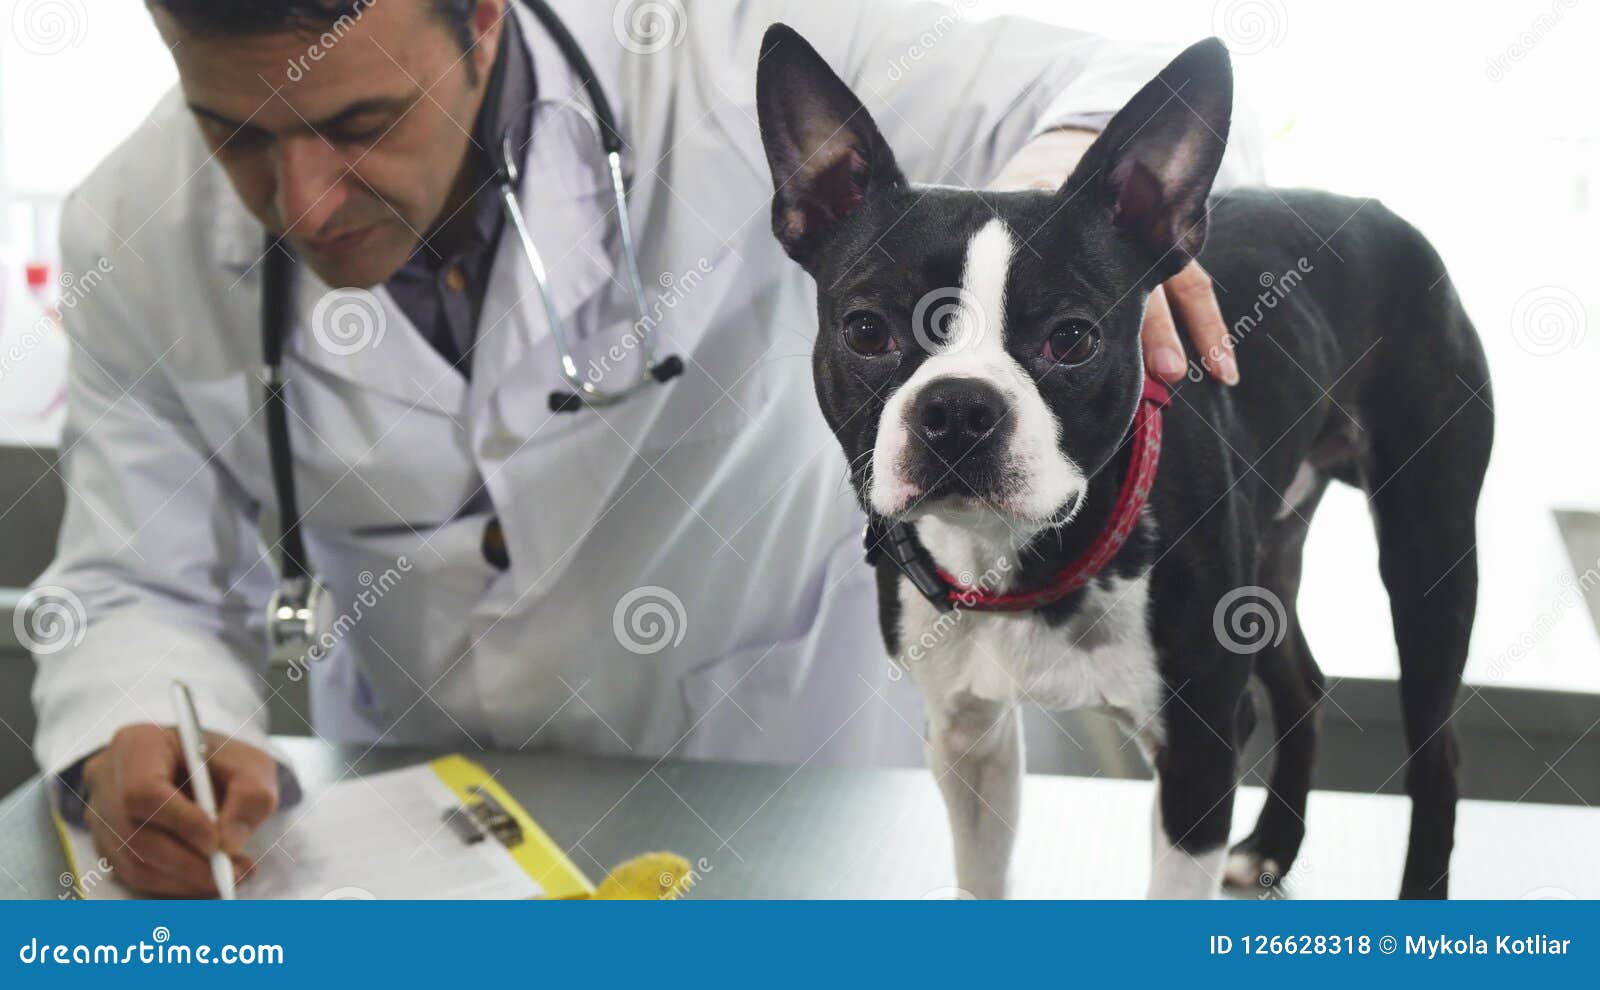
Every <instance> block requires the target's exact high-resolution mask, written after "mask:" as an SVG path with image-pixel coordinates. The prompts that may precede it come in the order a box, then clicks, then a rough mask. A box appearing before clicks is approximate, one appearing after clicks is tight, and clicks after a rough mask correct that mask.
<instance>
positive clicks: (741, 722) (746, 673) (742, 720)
mask: <svg viewBox="0 0 1600 990" xmlns="http://www.w3.org/2000/svg"><path fill="white" fill-rule="evenodd" d="M806 647H807V642H806V639H805V638H798V639H786V640H779V641H777V642H775V643H765V644H762V645H760V646H755V647H750V648H748V649H744V650H739V651H736V652H734V653H731V654H729V655H727V656H725V657H720V658H718V659H716V660H713V661H711V662H709V663H706V664H702V665H701V666H699V667H696V668H694V669H692V670H690V671H689V672H688V673H687V674H686V675H685V677H684V679H683V699H684V704H685V706H686V708H687V717H688V724H689V726H690V728H689V730H688V733H687V738H685V739H684V742H683V745H682V747H680V749H681V751H682V752H683V754H684V755H685V756H688V757H691V758H695V759H739V760H772V761H775V762H784V761H788V760H792V759H793V758H794V752H793V746H791V745H789V743H790V742H792V739H791V738H790V736H791V735H792V734H791V732H790V731H789V726H788V724H787V723H788V722H789V721H790V717H786V716H791V715H792V707H793V705H794V703H795V701H796V700H797V699H798V698H799V695H800V692H801V689H802V686H803V685H804V684H805V682H806V675H807V672H808V668H809V666H810V658H809V656H808V651H807V648H806ZM780 723H782V724H780Z"/></svg>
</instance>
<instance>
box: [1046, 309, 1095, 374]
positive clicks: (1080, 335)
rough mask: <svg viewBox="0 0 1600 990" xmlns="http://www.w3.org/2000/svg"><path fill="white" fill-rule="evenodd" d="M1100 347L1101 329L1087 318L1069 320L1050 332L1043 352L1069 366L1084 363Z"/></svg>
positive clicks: (1049, 357) (1047, 357) (1053, 359)
mask: <svg viewBox="0 0 1600 990" xmlns="http://www.w3.org/2000/svg"><path fill="white" fill-rule="evenodd" d="M1099 349H1100V329H1099V328H1098V327H1096V326H1095V325H1094V324H1093V323H1090V322H1088V321H1087V320H1069V321H1068V322H1066V323H1063V324H1062V325H1061V326H1059V327H1056V328H1055V329H1054V330H1052V331H1051V332H1050V336H1048V337H1046V338H1045V340H1044V347H1043V348H1042V350H1041V353H1042V354H1043V355H1044V358H1045V360H1047V361H1052V362H1054V363H1056V364H1064V365H1067V366H1069V367H1070V366H1072V365H1079V364H1083V363H1084V362H1085V361H1087V360H1089V359H1090V358H1092V357H1094V355H1095V352H1097V351H1098V350H1099Z"/></svg>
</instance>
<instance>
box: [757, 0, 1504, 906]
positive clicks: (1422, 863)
mask: <svg viewBox="0 0 1600 990" xmlns="http://www.w3.org/2000/svg"><path fill="white" fill-rule="evenodd" d="M1232 100H1233V83H1232V69H1231V65H1230V62H1229V59H1228V53H1227V50H1226V49H1225V48H1224V47H1223V45H1222V44H1221V42H1219V41H1217V40H1216V39H1209V40H1206V41H1202V42H1200V43H1198V44H1196V45H1194V46H1193V47H1191V48H1189V49H1188V50H1186V51H1184V52H1183V53H1182V54H1180V55H1179V56H1178V57H1177V58H1176V59H1174V60H1173V62H1172V63H1171V64H1170V65H1168V66H1167V67H1166V68H1165V69H1164V70H1163V71H1162V72H1161V73H1160V74H1159V75H1158V76H1156V78H1155V79H1154V80H1152V81H1151V82H1150V83H1149V84H1148V85H1146V86H1145V87H1144V88H1143V89H1142V90H1140V91H1139V93H1138V94H1137V95H1135V96H1134V97H1133V99H1132V100H1131V101H1130V102H1129V103H1128V104H1127V106H1125V107H1124V108H1123V109H1122V110H1121V111H1120V112H1119V113H1117V114H1116V116H1115V117H1113V118H1112V120H1111V121H1110V123H1109V124H1108V125H1107V126H1106V128H1105V130H1104V132H1103V133H1101V134H1100V136H1099V137H1098V139H1097V140H1096V141H1095V142H1094V144H1093V146H1092V147H1091V148H1090V149H1089V150H1088V152H1087V153H1086V154H1085V156H1084V157H1083V159H1082V160H1081V161H1079V162H1078V163H1077V165H1076V167H1075V169H1074V170H1073V172H1072V174H1071V176H1070V177H1069V178H1067V180H1066V181H1065V183H1064V184H1063V185H1062V186H1061V187H1060V188H1059V189H1057V190H1053V191H1051V190H1033V191H1014V192H986V191H979V190H970V189H959V188H951V187H948V186H941V185H922V184H919V183H914V182H912V181H910V180H908V179H907V178H906V176H905V175H904V174H903V173H902V172H901V170H900V168H899V167H898V166H897V165H896V163H895V156H894V152H893V151H892V150H891V149H890V147H889V146H888V144H887V143H886V142H885V140H884V138H883V135H882V134H881V133H879V131H878V128H877V127H876V126H875V125H874V123H873V120H872V117H871V115H870V114H869V113H868V112H867V110H866V108H865V107H863V106H862V104H861V102H860V101H859V100H858V99H857V98H856V96H855V95H854V94H853V93H852V92H851V90H850V89H849V87H848V86H846V85H845V83H844V82H842V81H841V80H840V79H839V77H838V76H837V75H836V74H835V73H834V72H833V71H832V70H831V69H830V68H829V67H828V65H827V64H826V63H825V62H824V60H823V59H822V58H821V57H820V56H819V55H818V54H817V52H816V51H815V50H814V49H813V48H812V47H811V46H810V45H809V44H808V43H807V42H806V41H805V40H804V39H803V38H801V37H800V36H799V35H798V34H797V33H795V32H794V31H793V30H792V29H790V28H788V27H787V26H784V25H781V24H779V25H773V26H772V27H771V28H770V29H769V30H768V32H767V34H766V36H765V39H764V42H763V46H762V52H761V62H760V66H759V70H758V81H757V101H758V107H759V115H760V127H761V135H762V139H763V142H764V144H765V147H766V153H767V159H768V162H769V164H770V165H771V168H772V177H773V184H774V187H775V190H776V192H775V194H774V196H773V201H772V228H773V232H774V233H775V234H776V236H777V238H778V240H779V242H781V244H782V246H783V248H784V250H785V251H786V252H787V253H788V254H789V256H790V257H791V258H793V259H794V260H795V261H796V262H798V263H799V264H800V265H801V267H803V268H804V269H805V270H806V271H807V272H809V273H810V275H811V276H812V278H813V279H814V280H815V282H816V286H817V319H818V325H819V329H818V333H817V338H816V344H815V350H814V354H813V361H812V370H813V374H814V378H815V385H816V393H817V399H818V401H819V402H820V404H821V407H822V413H823V416H824V417H825V418H826V420H827V422H828V425H829V426H830V427H831V428H832V430H833V432H834V434H835V435H836V437H837V438H838V441H839V443H840V445H841V446H842V447H843V449H844V455H845V458H846V460H847V462H848V471H849V479H850V482H851V484H852V486H853V487H854V490H855V494H856V496H857V497H858V499H859V501H860V503H861V505H862V507H863V508H864V509H865V510H866V512H867V516H868V519H869V520H870V522H869V525H868V528H867V544H868V547H867V550H868V559H869V560H870V561H872V562H873V564H874V566H875V567H876V573H877V586H878V593H879V608H880V613H881V624H882V631H883V637H884V641H885V644H886V645H887V647H888V651H889V653H890V654H891V656H892V657H894V659H895V660H896V661H897V662H898V663H899V664H901V665H903V666H904V668H905V669H906V670H907V671H909V675H910V676H911V677H912V679H913V680H914V681H915V682H916V683H917V685H918V686H919V688H920V690H921V691H922V693H923V695H924V698H925V700H926V703H927V713H928V728H927V735H928V755H929V762H930V764H931V766H932V769H933V771H934V773H935V774H936V776H937V779H938V784H939V787H940V789H941V790H942V792H943V795H944V799H945V803H946V807H947V810H948V812H949V818H950V827H951V830H952V832H953V838H954V848H955V861H956V862H955V867H956V875H957V882H958V884H959V885H960V887H961V888H962V889H964V890H965V891H968V892H970V893H971V894H973V895H975V896H980V897H1002V896H1004V895H1005V893H1006V890H1007V870H1008V863H1009V859H1010V853H1011V847H1012V839H1013V836H1014V834H1015V830H1016V828H1017V814H1018V804H1019V796H1020V791H1021V784H1022V773H1023V753H1022V735H1021V719H1020V717H1019V712H1018V706H1019V704H1020V703H1022V702H1024V701H1031V702H1036V703H1038V704H1040V705H1043V706H1045V707H1046V708H1050V709H1071V708H1077V707H1085V706H1093V707H1098V708H1102V709H1106V710H1109V711H1110V712H1112V713H1114V714H1115V715H1116V717H1117V718H1118V719H1119V721H1120V722H1121V723H1122V724H1123V725H1124V726H1125V727H1126V729H1127V730H1128V732H1129V733H1130V734H1131V735H1132V737H1133V738H1134V739H1135V740H1136V741H1137V743H1138V745H1139V747H1140V749H1141V750H1142V751H1143V753H1144V754H1145V757H1146V758H1147V759H1148V761H1149V763H1150V764H1151V766H1152V768H1153V770H1154V773H1155V776H1156V781H1157V783H1156V788H1157V796H1156V800H1155V809H1154V816H1153V818H1154V821H1153V829H1152V830H1153V836H1154V841H1153V845H1154V861H1153V865H1152V869H1151V875H1150V882H1149V892H1150V894H1151V895H1152V896H1159V897H1210V896H1214V895H1215V894H1216V893H1217V892H1218V890H1219V887H1220V885H1221V884H1222V883H1223V882H1224V881H1225V880H1226V881H1227V882H1229V883H1230V884H1238V885H1248V886H1249V887H1251V888H1252V889H1259V887H1260V886H1269V885H1271V884H1275V883H1277V882H1278V879H1279V878H1280V877H1282V876H1284V875H1285V874H1287V873H1288V872H1289V871H1290V869H1291V867H1292V866H1293V864H1294V861H1295V856H1296V854H1297V853H1298V851H1299V849H1300V844H1301V840H1302V838H1303V837H1304V834H1305V821H1304V819H1305V808H1306V793H1307V791H1308V789H1309V788H1310V782H1311V765H1312V750H1313V748H1314V745H1315V739H1316V733H1317V721H1318V720H1317V705H1318V702H1319V701H1320V700H1321V697H1322V695H1323V693H1324V686H1323V685H1324V682H1323V676H1322V673H1321V672H1320V671H1319V670H1318V668H1317V664H1316V662H1315V661H1314V660H1313V659H1312V657H1311V651H1310V648H1309V647H1308V645H1307V643H1306V640H1305V637H1304V636H1303V635H1302V633H1301V629H1300V625H1299V622H1298V620H1297V618H1296V613H1295V597H1296V593H1297V591H1298V589H1299V583H1300V560H1301V550H1302V547H1303V545H1304V542H1305V537H1306V532H1307V529H1308V527H1309V525H1310V519H1311V515H1312V512H1313V511H1314V509H1315V507H1316V505H1317V503H1318V500H1319V499H1320V497H1321V495H1322V493H1323V491H1324V490H1325V488H1326V486H1327V484H1328V483H1329V481H1330V480H1337V481H1341V482H1343V483H1345V484H1348V485H1354V486H1356V487H1358V488H1359V489H1361V490H1362V491H1363V492H1364V493H1365V494H1366V496H1367V499H1368V502H1369V504H1370V506H1371V509H1372V515H1373V518H1374V520H1375V522H1376V527H1377V537H1378V542H1379V546H1380V551H1381V554H1380V561H1379V569H1380V571H1381V574H1382V579H1383V582H1384V585H1385V587H1386V588H1387V590H1388V593H1389V599H1390V606H1391V608H1390V612H1391V616H1390V617H1391V619H1392V622H1393V626H1394V633H1395V639H1396V641H1397V643H1398V647H1399V657H1400V695H1401V700H1402V704H1403V710H1404V720H1405V732H1406V739H1407V744H1408V749H1409V752H1408V753H1407V754H1404V756H1403V759H1402V754H1399V753H1397V754H1396V763H1397V766H1399V767H1401V768H1403V772H1404V778H1405V786H1406V791H1407V793H1408V794H1409V795H1410V797H1411V835H1410V845H1409V851H1408V853H1407V857H1406V864H1405V874H1404V877H1403V879H1402V881H1401V886H1400V894H1401V896H1402V897H1444V896H1446V892H1447V889H1448V873H1449V862H1450V853H1451V848H1452V846H1453V843H1454V839H1453V831H1454V825H1455V805H1456V773H1455V771H1456V763H1457V745H1456V739H1455V735H1454V733H1453V732H1452V730H1451V726H1450V721H1449V720H1450V715H1451V713H1452V709H1453V705H1454V699H1455V696H1456V693H1457V689H1458V687H1459V686H1460V683H1461V670H1462V666H1463V664H1464V663H1465V661H1466V657H1467V641H1468V637H1469V634H1470V632H1471V629H1472V621H1473V613H1474V610H1475V607H1476V596H1477V585H1478V573H1477V568H1478V562H1477V554H1476V552H1475V549H1474V548H1475V546H1476V540H1475V537H1474V523H1475V513H1476V507H1477V502H1478V493H1479V489H1480V486H1481V484H1482V481H1483V475H1484V470H1485V467H1486V465H1487V463H1488V459H1489V448H1490V442H1491V437H1492V433H1493V411H1492V407H1491V403H1490V393H1489V379H1488V368H1487V365H1486V362H1485V359H1484V354H1483V350H1482V347H1481V346H1480V343H1479V340H1478V338H1477V335H1476V333H1475V331H1474V330H1473V327H1472V325H1471V323H1470V322H1469V321H1468V319H1467V315H1466V313H1465V312H1464V311H1463V309H1462V306H1461V303H1460V301H1459V300H1458V298H1457V295H1456V292H1455V290H1454V288H1453V287H1452V285H1451V282H1450V280H1449V278H1448V276H1447V275H1446V273H1445V269H1444V266H1443V264H1442V263H1441V261H1440V259H1439V256H1438V254H1437V253H1435V251H1434V250H1433V248H1432V247H1430V246H1429V244H1428V242H1427V241H1426V240H1425V239H1424V238H1423V237H1422V235H1421V234H1419V233H1418V232H1417V231H1416V229H1414V228H1413V227H1412V226H1410V225H1409V224H1408V223H1406V222H1405V221H1404V220H1402V219H1400V218H1399V217H1397V216H1396V215H1395V214H1393V213H1391V212H1390V211H1389V210H1388V209H1386V208H1385V207H1384V206H1383V205H1382V204H1380V203H1378V202H1376V201H1374V200H1363V199H1350V198H1346V197H1343V196H1335V195H1331V194H1327V193H1322V192H1311V191H1290V190H1274V189H1254V190H1237V191H1229V192H1226V193H1224V194H1221V195H1218V196H1216V197H1212V196H1211V187H1212V182H1213V180H1214V178H1215V176H1216V172H1217V168H1218V166H1219V164H1220V162H1221V159H1222V154H1223V149H1224V146H1225V144H1226V140H1227V134H1228V125H1229V118H1230V115H1231V112H1232ZM952 112H954V108H952ZM1064 164H1065V163H1064ZM1191 261H1193V262H1198V264H1199V265H1200V266H1201V267H1202V268H1203V269H1204V271H1205V272H1207V273H1208V274H1209V276H1210V278H1211V279H1212V281H1213V283H1214V284H1215V286H1216V287H1217V291H1218V299H1219V302H1220V304H1221V307H1222V312H1223V315H1224V317H1225V319H1226V322H1227V323H1228V325H1229V326H1230V327H1231V328H1232V330H1231V333H1230V338H1231V339H1232V340H1233V343H1234V346H1235V349H1236V352H1237V361H1238V365H1239V369H1240V372H1241V375H1242V381H1241V382H1240V384H1238V385H1237V386H1234V387H1228V386H1224V385H1222V384H1220V383H1217V382H1215V381H1212V380H1210V379H1208V378H1206V377H1205V376H1204V375H1203V374H1198V373H1195V374H1191V375H1190V376H1188V377H1187V378H1186V379H1185V380H1184V381H1183V382H1181V383H1180V384H1179V385H1177V386H1175V387H1173V388H1171V390H1170V391H1169V390H1168V389H1167V388H1165V387H1163V386H1161V385H1160V384H1158V383H1155V382H1153V381H1149V380H1147V379H1146V377H1145V371H1144V359H1143V355H1142V354H1141V352H1140V341H1139V328H1140V323H1141V320H1142V318H1143V315H1144V309H1145V301H1146V299H1147V298H1148V297H1149V295H1150V293H1151V291H1152V290H1154V289H1155V288H1156V287H1158V286H1160V285H1161V284H1162V283H1163V282H1164V281H1166V280H1167V279H1168V278H1170V277H1171V276H1172V275H1173V274H1174V273H1176V272H1177V271H1178V270H1179V269H1180V268H1181V267H1183V266H1185V265H1186V264H1188V263H1190V262H1191ZM1186 346H1191V345H1186ZM1189 356H1190V359H1191V368H1197V367H1199V364H1198V361H1199V356H1198V355H1196V354H1194V353H1193V352H1192V346H1191V353H1190V355H1189ZM1349 621H1350V622H1377V621H1380V617H1379V616H1377V615H1351V616H1350V617H1349ZM1252 672H1254V674H1255V675H1256V677H1258V678H1259V679H1260V681H1261V683H1262V684H1263V686H1264V687H1265V692H1266V695H1267V696H1268V697H1269V698H1270V699H1271V707H1272V716H1273V724H1274V726H1275V737H1276V742H1275V743H1274V744H1273V746H1272V751H1271V752H1272V756H1273V767H1272V771H1271V777H1270V784H1269V786H1268V798H1267V802H1266V806H1265V808H1264V809H1263V811H1262V812H1261V816H1260V819H1259V820H1258V821H1257V823H1256V825H1255V828H1254V830H1253V831H1252V832H1251V833H1250V834H1249V836H1248V837H1247V838H1245V839H1244V840H1243V841H1241V842H1239V843H1238V844H1237V845H1235V846H1233V848H1232V849H1231V850H1230V849H1229V848H1228V846H1227V840H1228V836H1229V833H1230V824H1231V819H1232V813H1233V799H1234V792H1235V788H1236V786H1237V782H1238V779H1239V777H1240V772H1241V770H1240V760H1239V754H1240V750H1241V748H1242V746H1243V743H1244V741H1245V740H1246V738H1247V737H1248V736H1249V734H1250V732H1251V730H1252V728H1253V727H1254V724H1255V719H1254V711H1253V708H1252V707H1251V704H1250V700H1249V699H1250V694H1249V692H1248V691H1247V690H1246V688H1247V682H1248V680H1249V677H1250V675H1251V673H1252ZM1248 769H1253V768H1248ZM1063 824H1066V823H1063Z"/></svg>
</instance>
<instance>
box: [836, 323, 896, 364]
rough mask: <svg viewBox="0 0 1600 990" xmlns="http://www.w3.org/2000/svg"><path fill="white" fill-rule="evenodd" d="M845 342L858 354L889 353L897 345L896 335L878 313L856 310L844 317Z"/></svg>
mask: <svg viewBox="0 0 1600 990" xmlns="http://www.w3.org/2000/svg"><path fill="white" fill-rule="evenodd" d="M844 342H845V344H847V345H848V346H849V347H850V349H851V350H852V351H855V352H856V353H857V354H865V355H867V356H869V357H870V356H873V355H877V354H888V353H889V352H890V351H893V350H894V349H895V347H896V345H895V342H894V336H893V335H891V334H890V333H889V328H888V327H887V326H886V325H885V324H884V321H883V319H882V318H881V317H879V316H878V315H877V314H876V313H867V312H855V313H851V314H850V315H849V316H847V317H845V318H844Z"/></svg>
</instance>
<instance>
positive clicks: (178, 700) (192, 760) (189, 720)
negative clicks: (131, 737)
mask: <svg viewBox="0 0 1600 990" xmlns="http://www.w3.org/2000/svg"><path fill="white" fill-rule="evenodd" d="M172 707H173V708H174V709H175V710H176V711H177V715H178V742H179V744H180V745H181V746H182V748H183V762H184V764H185V765H186V766H187V767H188V769H189V786H190V787H191V788H193V789H194V800H195V803H196V804H198V805H200V810H201V811H203V812H205V813H206V814H207V815H209V816H210V817H211V821H212V823H215V822H216V820H217V793H216V791H214V790H212V788H211V771H210V770H209V769H207V767H206V742H205V737H204V736H202V735H201V734H200V714H199V713H198V712H196V711H195V709H194V696H193V695H191V694H190V693H189V685H187V684H185V683H183V682H182V681H173V682H172ZM211 875H212V876H213V877H214V878H216V881H217V893H218V895H219V896H220V897H221V898H222V899H223V900H225V901H231V900H233V860H231V859H229V858H228V854H227V853H225V852H223V851H222V850H221V849H218V850H217V851H216V852H214V853H212V854H211Z"/></svg>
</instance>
